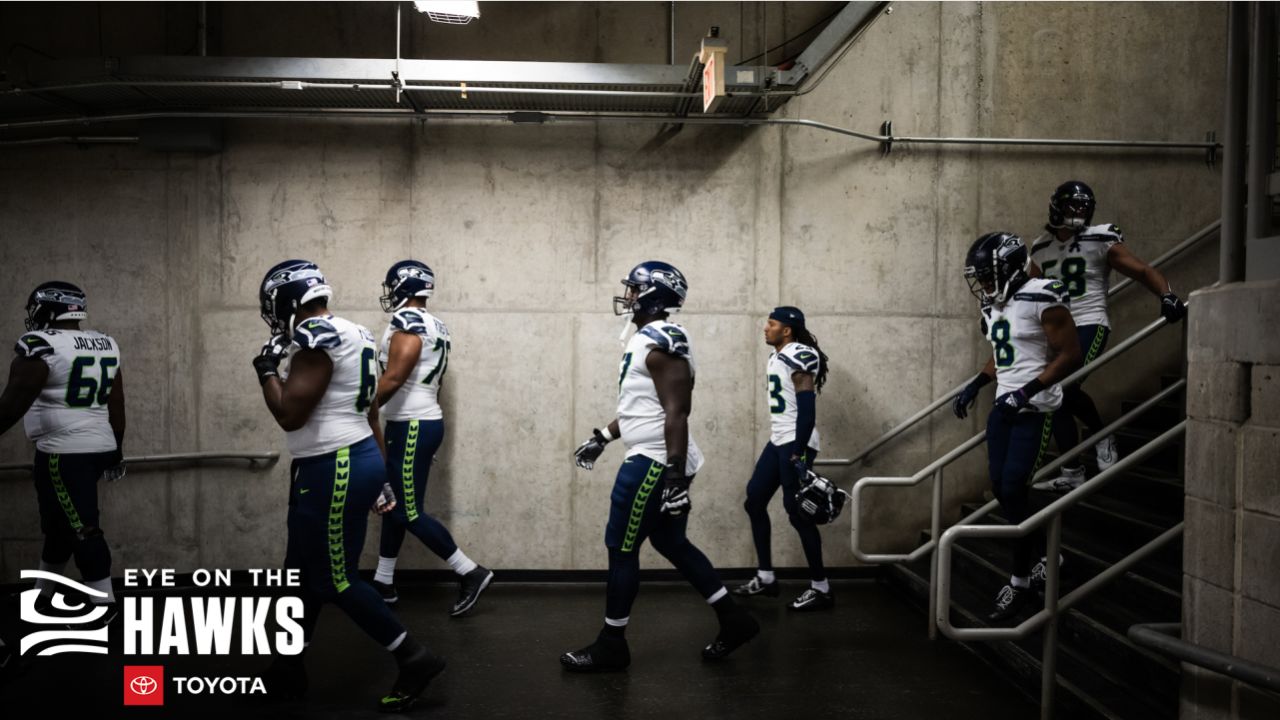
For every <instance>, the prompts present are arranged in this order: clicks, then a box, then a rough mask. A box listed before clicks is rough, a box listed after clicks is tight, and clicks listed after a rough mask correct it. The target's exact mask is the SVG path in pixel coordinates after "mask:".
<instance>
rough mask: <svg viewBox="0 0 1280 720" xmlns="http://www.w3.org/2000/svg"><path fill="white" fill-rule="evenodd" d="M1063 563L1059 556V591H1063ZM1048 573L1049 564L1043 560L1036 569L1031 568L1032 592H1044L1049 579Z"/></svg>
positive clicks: (1037, 564)
mask: <svg viewBox="0 0 1280 720" xmlns="http://www.w3.org/2000/svg"><path fill="white" fill-rule="evenodd" d="M1062 562H1063V560H1062V556H1061V555H1059V556H1058V589H1059V590H1061V589H1062ZM1048 572H1049V571H1048V569H1047V563H1046V562H1045V560H1044V559H1041V560H1040V562H1038V563H1036V565H1035V567H1033V568H1031V589H1032V590H1035V591H1036V592H1038V593H1043V592H1044V586H1045V583H1046V582H1047V580H1046V578H1047V574H1048Z"/></svg>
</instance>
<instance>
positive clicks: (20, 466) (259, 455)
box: [0, 450, 280, 472]
mask: <svg viewBox="0 0 1280 720" xmlns="http://www.w3.org/2000/svg"><path fill="white" fill-rule="evenodd" d="M279 459H280V453H278V452H276V451H274V450H268V451H265V452H191V453H175V454H171V455H135V456H133V457H127V458H125V459H124V463H125V465H152V464H156V463H176V462H200V461H203V460H248V461H249V464H250V466H254V465H257V463H260V462H261V463H263V464H266V465H270V464H272V463H274V462H275V461H277V460H279ZM5 470H26V471H28V472H30V471H31V470H32V465H31V463H6V464H4V465H0V472H3V471H5Z"/></svg>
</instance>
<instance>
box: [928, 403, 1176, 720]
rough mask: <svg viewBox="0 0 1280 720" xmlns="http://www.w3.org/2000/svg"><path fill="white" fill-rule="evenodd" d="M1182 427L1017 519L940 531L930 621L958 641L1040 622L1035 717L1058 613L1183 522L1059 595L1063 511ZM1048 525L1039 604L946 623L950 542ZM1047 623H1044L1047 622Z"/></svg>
mask: <svg viewBox="0 0 1280 720" xmlns="http://www.w3.org/2000/svg"><path fill="white" fill-rule="evenodd" d="M1186 429H1187V421H1186V420H1183V421H1182V422H1180V423H1178V424H1177V425H1175V426H1174V427H1172V428H1170V429H1169V430H1167V431H1165V432H1164V433H1163V434H1161V435H1160V436H1159V437H1157V438H1156V439H1154V440H1152V441H1151V442H1149V443H1147V444H1145V445H1143V446H1142V447H1141V448H1139V449H1138V450H1136V451H1134V452H1133V453H1132V454H1130V455H1129V456H1128V457H1126V458H1124V459H1123V460H1121V461H1120V462H1117V463H1116V464H1115V465H1112V466H1111V467H1110V468H1108V469H1106V470H1104V471H1103V472H1101V473H1099V474H1098V475H1097V476H1096V477H1094V478H1093V479H1092V480H1089V481H1087V482H1085V483H1084V484H1082V485H1081V486H1080V487H1078V488H1076V489H1075V490H1072V491H1071V492H1069V493H1067V494H1066V495H1063V496H1062V497H1061V498H1058V499H1057V500H1055V501H1054V502H1052V503H1050V504H1049V505H1048V506H1046V507H1045V508H1043V509H1042V510H1040V511H1039V512H1037V513H1035V514H1034V515H1032V516H1031V517H1029V518H1027V519H1026V520H1023V521H1022V522H1020V523H1018V524H1017V525H956V526H955V527H952V528H949V529H948V530H947V531H946V532H944V533H943V534H942V538H941V539H940V540H939V542H938V552H937V554H936V555H935V562H936V565H937V585H936V588H935V589H936V595H937V601H936V604H935V606H934V607H935V611H934V612H935V614H934V621H935V622H936V623H937V625H938V628H939V629H940V630H942V632H943V634H945V635H946V636H947V637H949V638H951V639H953V640H959V641H978V640H982V641H990V640H1021V639H1023V638H1026V637H1028V636H1029V635H1030V634H1031V633H1033V632H1036V631H1037V630H1039V629H1040V628H1042V627H1044V628H1045V636H1044V642H1043V648H1044V650H1043V657H1042V658H1041V662H1040V669H1041V680H1040V717H1041V718H1042V719H1044V720H1047V719H1048V718H1051V717H1052V716H1053V702H1054V694H1055V693H1056V690H1057V684H1058V683H1057V649H1058V615H1059V614H1060V613H1061V612H1062V611H1063V610H1068V609H1070V608H1071V607H1073V606H1074V605H1075V604H1076V603H1078V602H1080V601H1081V600H1083V599H1084V598H1085V597H1088V596H1089V595H1090V594H1092V593H1093V592H1094V591H1095V590H1097V589H1098V588H1100V587H1101V586H1103V585H1105V584H1106V583H1108V582H1110V581H1111V580H1114V579H1115V578H1116V577H1118V576H1119V575H1121V574H1123V573H1126V572H1128V571H1129V569H1130V568H1132V567H1133V566H1134V565H1136V564H1137V563H1139V562H1141V561H1142V560H1143V559H1145V558H1146V557H1148V556H1150V555H1151V554H1152V553H1154V552H1156V551H1157V550H1159V549H1160V548H1162V547H1164V546H1165V545H1166V544H1168V543H1170V542H1172V541H1173V540H1174V539H1176V538H1177V537H1179V536H1180V535H1181V534H1182V529H1183V523H1181V522H1180V523H1178V524H1177V525H1175V526H1173V527H1171V528H1169V529H1168V530H1166V531H1164V532H1163V533H1161V534H1160V535H1159V536H1158V537H1156V538H1155V539H1153V540H1151V541H1150V542H1148V543H1147V544H1145V545H1143V546H1142V547H1140V548H1138V549H1137V550H1135V551H1134V552H1133V553H1131V554H1129V555H1127V556H1126V557H1124V558H1123V559H1122V560H1120V561H1119V562H1117V563H1115V564H1114V565H1112V566H1111V567H1109V568H1107V569H1106V570H1103V571H1102V572H1100V573H1098V574H1097V575H1096V576H1094V577H1093V578H1091V579H1090V580H1089V581H1088V582H1086V583H1084V584H1083V585H1081V586H1080V587H1078V588H1076V589H1075V590H1073V591H1071V592H1070V593H1068V594H1067V595H1066V596H1065V597H1062V598H1059V597H1058V591H1059V588H1058V580H1059V570H1060V567H1059V553H1060V552H1061V549H1062V513H1063V512H1064V511H1065V510H1067V509H1068V508H1071V507H1073V506H1075V505H1076V504H1078V503H1080V502H1081V501H1083V500H1084V499H1085V498H1086V497H1088V496H1089V495H1092V494H1093V493H1095V492H1097V491H1098V490H1100V489H1102V486H1103V485H1106V484H1107V483H1109V482H1111V481H1112V480H1114V479H1115V478H1117V477H1120V475H1121V473H1123V472H1125V471H1127V470H1128V469H1129V468H1130V467H1132V466H1133V465H1136V464H1138V463H1139V462H1141V461H1143V460H1145V459H1146V458H1147V457H1149V456H1150V455H1152V454H1153V453H1155V452H1156V451H1157V450H1160V449H1162V448H1163V447H1164V446H1165V445H1168V444H1169V443H1171V442H1173V441H1174V440H1175V439H1177V438H1179V437H1181V436H1182V435H1183V434H1184V433H1185V432H1186ZM1046 524H1047V525H1048V526H1049V532H1048V538H1047V543H1046V546H1047V547H1046V552H1045V591H1044V605H1045V606H1044V609H1043V610H1041V611H1040V612H1037V613H1036V614H1035V615H1032V616H1031V617H1030V618H1027V619H1026V620H1024V621H1022V622H1021V623H1019V624H1018V625H1017V626H1016V627H1012V628H957V627H954V626H953V625H952V624H951V552H952V548H953V547H954V546H955V543H956V542H957V541H958V540H959V539H961V538H974V537H988V538H1002V539H1010V538H1022V537H1025V536H1026V535H1028V534H1030V533H1032V532H1034V531H1036V530H1038V529H1040V527H1041V526H1043V525H1046ZM1046 626H1047V627H1046Z"/></svg>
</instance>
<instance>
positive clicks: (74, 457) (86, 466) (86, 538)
mask: <svg viewBox="0 0 1280 720" xmlns="http://www.w3.org/2000/svg"><path fill="white" fill-rule="evenodd" d="M113 454H114V453H74V454H52V455H50V454H46V453H43V452H40V451H38V450H37V451H36V459H35V483H36V501H37V504H38V506H39V508H40V532H42V533H44V548H43V549H42V550H41V552H40V559H41V560H44V561H45V562H46V563H48V564H50V565H62V564H64V563H66V562H67V561H68V560H70V559H71V558H72V557H75V559H76V567H78V568H80V576H81V577H82V578H84V579H85V580H88V581H94V580H102V579H103V578H107V577H111V549H110V548H108V547H107V541H106V539H105V538H103V536H102V528H101V526H100V525H99V524H98V478H99V477H101V476H102V472H103V471H104V470H106V469H107V468H108V467H110V466H111V456H112V455H113Z"/></svg>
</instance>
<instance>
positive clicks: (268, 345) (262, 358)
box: [253, 334, 289, 385]
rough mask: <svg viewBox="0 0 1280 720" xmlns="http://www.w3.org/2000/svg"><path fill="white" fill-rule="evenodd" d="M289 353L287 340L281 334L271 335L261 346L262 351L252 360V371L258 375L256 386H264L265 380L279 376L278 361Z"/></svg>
mask: <svg viewBox="0 0 1280 720" xmlns="http://www.w3.org/2000/svg"><path fill="white" fill-rule="evenodd" d="M288 351H289V339H288V338H286V337H285V336H284V335H283V334H276V335H272V336H271V339H270V340H268V341H266V342H265V343H263V344H262V350H261V351H260V352H259V353H258V355H257V356H256V357H254V358H253V371H254V372H256V373H258V384H259V385H265V384H266V382H267V378H269V377H279V376H280V361H281V360H284V356H285V355H286V354H287V353H288Z"/></svg>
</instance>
